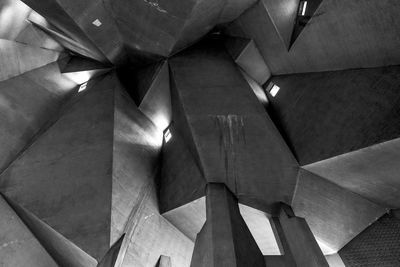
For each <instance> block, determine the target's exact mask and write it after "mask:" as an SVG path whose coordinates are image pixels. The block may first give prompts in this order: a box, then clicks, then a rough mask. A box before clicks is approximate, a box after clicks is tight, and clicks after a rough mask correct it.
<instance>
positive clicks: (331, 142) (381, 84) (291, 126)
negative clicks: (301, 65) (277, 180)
mask: <svg viewBox="0 0 400 267" xmlns="http://www.w3.org/2000/svg"><path fill="white" fill-rule="evenodd" d="M272 82H273V83H275V84H276V85H278V86H279V87H280V90H279V92H278V94H277V95H276V96H275V97H270V104H271V105H270V109H269V114H270V115H271V117H272V119H273V120H274V122H275V123H276V124H277V126H278V128H279V130H280V131H281V133H282V135H283V136H284V137H285V139H286V141H287V143H288V145H289V146H290V147H291V149H292V151H293V153H294V154H295V156H296V157H297V159H298V161H299V163H300V164H301V165H306V164H310V163H313V162H316V161H321V160H324V159H327V158H331V157H333V156H337V155H340V154H344V153H347V152H350V151H354V150H357V149H361V148H364V147H368V146H371V145H374V144H378V143H381V142H384V141H388V140H391V139H395V138H397V137H399V135H400V131H399V129H400V123H399V122H400V97H399V94H398V88H399V86H400V66H391V67H382V68H372V69H356V70H344V71H334V72H320V73H307V74H293V75H282V76H276V77H274V78H273V79H272Z"/></svg>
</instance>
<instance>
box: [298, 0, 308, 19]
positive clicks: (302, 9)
mask: <svg viewBox="0 0 400 267" xmlns="http://www.w3.org/2000/svg"><path fill="white" fill-rule="evenodd" d="M306 9H307V1H302V2H300V14H301V15H302V16H304V15H305V14H306Z"/></svg>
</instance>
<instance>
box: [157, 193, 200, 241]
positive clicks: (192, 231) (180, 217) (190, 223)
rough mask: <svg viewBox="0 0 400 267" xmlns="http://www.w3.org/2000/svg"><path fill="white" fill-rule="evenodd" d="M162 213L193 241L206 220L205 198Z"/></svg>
mask: <svg viewBox="0 0 400 267" xmlns="http://www.w3.org/2000/svg"><path fill="white" fill-rule="evenodd" d="M162 215H163V216H164V218H166V219H167V220H168V221H169V222H170V223H171V224H173V225H174V226H175V227H176V228H178V229H179V231H181V232H182V233H184V234H185V235H186V236H187V237H189V238H190V240H192V241H193V242H194V241H195V240H196V235H197V234H198V233H199V232H200V230H201V228H202V227H203V225H204V223H205V222H206V198H205V197H201V198H199V199H196V200H193V201H191V202H189V203H187V204H185V205H182V206H180V207H178V208H175V209H172V210H170V211H167V212H165V213H163V214H162Z"/></svg>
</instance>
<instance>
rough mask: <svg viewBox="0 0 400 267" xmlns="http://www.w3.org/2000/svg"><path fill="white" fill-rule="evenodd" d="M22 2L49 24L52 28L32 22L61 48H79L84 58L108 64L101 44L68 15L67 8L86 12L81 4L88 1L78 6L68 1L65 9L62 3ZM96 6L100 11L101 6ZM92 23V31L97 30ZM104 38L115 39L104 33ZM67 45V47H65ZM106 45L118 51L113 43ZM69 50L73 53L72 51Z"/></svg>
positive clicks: (26, 0)
mask: <svg viewBox="0 0 400 267" xmlns="http://www.w3.org/2000/svg"><path fill="white" fill-rule="evenodd" d="M23 2H24V3H25V4H27V5H28V6H29V7H31V8H32V9H33V10H35V11H36V12H37V13H39V14H40V15H42V16H43V17H45V18H46V20H47V21H48V22H50V23H51V25H52V26H50V27H49V25H43V24H42V23H41V22H39V23H38V22H37V21H34V22H35V25H37V26H41V27H40V28H41V29H42V30H45V31H46V33H48V34H50V35H51V36H52V37H53V38H54V39H55V40H57V41H59V42H60V43H61V44H63V46H65V47H68V48H69V49H71V48H73V47H75V48H79V49H78V50H80V51H81V52H83V53H84V54H83V55H84V56H87V57H89V58H92V59H95V60H98V61H100V62H109V60H108V59H107V58H106V56H105V54H104V53H103V51H101V50H100V48H101V44H102V43H95V41H94V40H93V39H91V38H89V37H88V36H89V34H88V32H84V31H83V30H82V28H81V27H80V25H79V23H77V22H76V21H75V20H74V19H75V18H72V17H71V16H70V14H69V13H68V11H69V10H68V8H67V7H68V6H69V7H71V6H76V7H77V8H80V12H87V11H88V10H86V9H85V8H83V7H82V4H83V5H86V3H88V1H79V2H80V3H81V4H80V5H79V4H78V1H73V2H71V1H69V2H68V3H66V4H67V7H65V6H63V4H65V3H64V1H55V0H44V1H37V0H24V1H23ZM98 6H99V8H100V11H101V8H103V5H98ZM97 14H98V13H97ZM97 14H96V15H97ZM86 20H87V19H86ZM93 21H94V20H91V21H90V25H91V27H92V30H93V29H96V28H97V27H96V26H95V25H93V24H92V22H93ZM85 23H86V24H87V23H88V22H87V21H86V22H85ZM95 31H96V30H95ZM112 33H114V34H117V31H116V30H114V31H112ZM105 36H106V38H109V39H110V40H111V41H112V40H115V38H110V37H111V36H112V35H110V34H107V33H106V34H105ZM63 40H64V42H63ZM68 43H69V45H66V44H68ZM106 43H108V44H110V45H112V46H113V48H117V49H118V46H114V43H113V42H106ZM103 44H104V42H103ZM71 50H72V51H74V49H71ZM109 59H112V56H110V58H109Z"/></svg>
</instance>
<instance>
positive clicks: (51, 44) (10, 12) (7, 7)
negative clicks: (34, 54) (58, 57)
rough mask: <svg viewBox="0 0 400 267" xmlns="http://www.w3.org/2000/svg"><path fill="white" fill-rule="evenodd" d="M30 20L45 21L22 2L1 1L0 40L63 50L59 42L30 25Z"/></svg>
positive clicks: (13, 0)
mask: <svg viewBox="0 0 400 267" xmlns="http://www.w3.org/2000/svg"><path fill="white" fill-rule="evenodd" d="M30 19H36V20H42V21H43V20H44V18H43V17H41V16H40V15H39V14H37V13H36V12H35V11H33V10H32V9H31V8H29V7H28V6H27V5H25V4H24V3H23V2H21V1H16V0H2V1H0V24H1V29H0V39H5V40H10V41H16V42H18V43H20V44H28V45H30V46H34V47H41V48H46V49H50V50H56V51H62V50H63V48H62V47H61V46H60V45H59V44H58V43H57V42H55V41H54V40H52V39H51V38H49V37H48V36H47V35H46V34H44V33H43V32H41V31H40V30H37V29H35V28H34V27H33V26H32V24H31V23H29V20H30Z"/></svg>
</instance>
